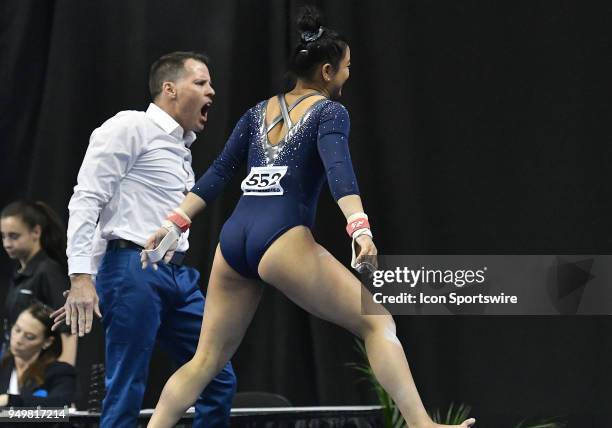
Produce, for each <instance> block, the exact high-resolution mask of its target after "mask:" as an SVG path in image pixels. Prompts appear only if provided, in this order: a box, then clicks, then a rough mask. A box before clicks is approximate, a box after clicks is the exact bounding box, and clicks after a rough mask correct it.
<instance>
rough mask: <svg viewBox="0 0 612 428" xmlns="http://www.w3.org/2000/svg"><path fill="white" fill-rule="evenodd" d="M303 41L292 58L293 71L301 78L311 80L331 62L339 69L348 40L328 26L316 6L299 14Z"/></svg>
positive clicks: (291, 68)
mask: <svg viewBox="0 0 612 428" xmlns="http://www.w3.org/2000/svg"><path fill="white" fill-rule="evenodd" d="M297 28H298V31H299V33H300V35H299V37H300V39H299V42H298V44H297V46H296V47H295V49H294V50H293V53H292V54H291V58H290V59H289V71H290V72H291V74H292V75H293V76H294V77H296V78H300V79H304V80H311V79H312V78H313V77H314V73H315V69H316V68H317V66H318V65H320V64H325V63H329V64H331V66H332V67H333V69H334V71H336V70H338V67H339V65H340V61H341V60H342V58H343V57H344V54H345V52H346V48H347V46H348V41H347V40H346V38H345V37H344V36H342V35H340V34H338V33H337V32H336V31H334V30H332V29H330V28H327V27H324V26H323V22H322V20H321V15H320V13H319V11H318V10H317V9H316V8H315V7H314V6H303V7H302V8H301V9H300V10H299V12H298V19H297Z"/></svg>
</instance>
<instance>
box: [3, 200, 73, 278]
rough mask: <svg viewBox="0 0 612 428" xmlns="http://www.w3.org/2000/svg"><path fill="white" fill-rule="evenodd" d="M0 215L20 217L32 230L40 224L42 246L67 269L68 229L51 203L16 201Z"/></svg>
mask: <svg viewBox="0 0 612 428" xmlns="http://www.w3.org/2000/svg"><path fill="white" fill-rule="evenodd" d="M0 217H2V218H7V217H19V218H20V219H21V221H23V222H24V223H25V224H26V225H27V226H28V227H29V228H30V230H31V229H34V227H36V225H39V226H40V228H41V233H40V245H41V247H42V248H43V250H45V252H46V253H47V255H48V256H49V257H51V258H52V259H53V260H55V261H56V262H57V263H59V265H60V266H61V267H62V268H63V269H64V271H67V266H66V265H67V261H66V229H65V228H64V225H63V223H62V221H61V220H60V218H59V216H58V215H57V213H56V212H55V211H53V209H52V208H51V207H50V206H49V205H47V204H45V203H44V202H41V201H36V202H31V201H15V202H11V203H10V204H8V205H7V206H6V207H4V209H3V210H2V213H1V214H0Z"/></svg>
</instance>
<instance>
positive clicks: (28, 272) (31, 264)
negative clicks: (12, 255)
mask: <svg viewBox="0 0 612 428" xmlns="http://www.w3.org/2000/svg"><path fill="white" fill-rule="evenodd" d="M46 258H47V253H46V252H45V250H43V249H42V248H41V250H40V251H39V252H38V253H36V254H34V256H33V257H32V258H31V259H30V260H28V263H27V264H26V265H25V268H24V269H23V270H22V271H19V267H20V266H21V265H20V264H18V265H17V269H15V273H14V274H13V278H15V279H17V278H19V277H20V276H32V274H33V273H34V271H35V270H36V268H37V267H38V265H39V264H41V263H42V262H43V261H44V260H45V259H46Z"/></svg>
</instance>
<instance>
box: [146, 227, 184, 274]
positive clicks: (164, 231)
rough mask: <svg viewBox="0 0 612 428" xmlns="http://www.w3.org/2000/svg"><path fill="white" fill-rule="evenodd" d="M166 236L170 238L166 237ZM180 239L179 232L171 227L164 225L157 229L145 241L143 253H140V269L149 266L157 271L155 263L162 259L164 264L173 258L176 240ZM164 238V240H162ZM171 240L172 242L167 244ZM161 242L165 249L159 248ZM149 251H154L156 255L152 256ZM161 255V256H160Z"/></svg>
mask: <svg viewBox="0 0 612 428" xmlns="http://www.w3.org/2000/svg"><path fill="white" fill-rule="evenodd" d="M168 234H172V236H169V237H167V235H168ZM179 237H180V230H176V229H175V226H173V225H165V226H162V227H160V228H159V229H157V231H155V233H154V234H153V235H151V236H150V237H149V239H147V243H146V244H145V247H144V251H142V252H141V253H140V262H141V264H142V268H143V269H146V268H147V266H148V265H149V264H150V265H151V267H152V268H153V269H154V270H157V262H158V261H159V260H161V259H162V258H163V260H164V262H165V263H169V262H170V260H172V257H173V256H174V251H175V250H176V247H177V246H178V238H179ZM164 238H166V239H165V240H164ZM168 240H171V241H172V242H169V241H168ZM162 241H165V244H166V245H165V246H166V247H167V249H165V251H164V248H160V244H161V243H162ZM151 251H155V252H156V253H157V254H153V253H152V252H151ZM162 253H163V254H162Z"/></svg>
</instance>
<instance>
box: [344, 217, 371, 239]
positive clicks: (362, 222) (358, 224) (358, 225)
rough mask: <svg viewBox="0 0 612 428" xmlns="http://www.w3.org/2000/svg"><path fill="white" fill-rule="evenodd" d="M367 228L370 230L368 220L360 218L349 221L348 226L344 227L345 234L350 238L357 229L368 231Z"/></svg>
mask: <svg viewBox="0 0 612 428" xmlns="http://www.w3.org/2000/svg"><path fill="white" fill-rule="evenodd" d="M369 228H370V222H368V219H367V218H365V217H360V218H357V219H355V220H353V221H351V222H350V223H349V224H347V225H346V233H348V235H349V236H350V237H351V238H352V237H353V233H355V232H356V231H358V230H359V229H369Z"/></svg>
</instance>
